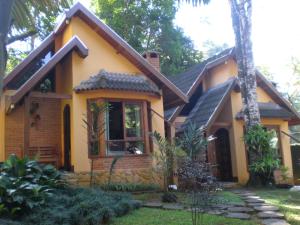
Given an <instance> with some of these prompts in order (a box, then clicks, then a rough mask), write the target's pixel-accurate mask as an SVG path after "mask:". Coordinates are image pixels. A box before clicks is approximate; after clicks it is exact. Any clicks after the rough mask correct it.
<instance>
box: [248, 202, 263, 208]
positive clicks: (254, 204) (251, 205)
mask: <svg viewBox="0 0 300 225" xmlns="http://www.w3.org/2000/svg"><path fill="white" fill-rule="evenodd" d="M247 205H248V206H250V207H257V206H268V205H267V204H266V203H248V204H247Z"/></svg>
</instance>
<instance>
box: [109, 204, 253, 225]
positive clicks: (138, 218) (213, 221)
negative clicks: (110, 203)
mask: <svg viewBox="0 0 300 225" xmlns="http://www.w3.org/2000/svg"><path fill="white" fill-rule="evenodd" d="M203 219H204V220H203V224H205V225H227V224H228V225H235V224H236V225H255V224H256V223H255V222H253V221H242V220H236V219H228V218H225V217H221V216H212V215H204V218H203ZM112 224H113V225H133V224H134V225H191V224H192V219H191V213H190V212H186V211H174V210H172V211H170V210H163V209H149V208H141V209H139V210H135V211H133V212H132V213H131V214H128V215H126V216H123V217H120V218H116V219H114V221H113V223H112Z"/></svg>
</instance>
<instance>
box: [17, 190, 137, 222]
mask: <svg viewBox="0 0 300 225" xmlns="http://www.w3.org/2000/svg"><path fill="white" fill-rule="evenodd" d="M138 207H140V203H139V202H137V201H135V200H132V199H131V197H130V195H128V194H119V193H108V192H104V191H102V190H100V189H97V188H76V189H73V188H70V189H67V190H60V191H57V192H56V193H55V195H53V196H52V197H51V198H48V200H47V204H46V205H45V206H44V207H42V208H39V209H35V210H34V211H33V213H31V214H30V215H29V216H27V217H24V218H23V220H22V222H23V223H22V224H24V225H29V224H36V225H52V224H64V225H99V224H102V223H107V222H109V221H110V220H111V218H112V217H114V216H116V217H118V216H122V215H125V214H126V213H128V212H130V211H131V210H133V209H136V208H138Z"/></svg>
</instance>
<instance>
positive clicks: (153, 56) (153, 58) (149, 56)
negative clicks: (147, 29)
mask: <svg viewBox="0 0 300 225" xmlns="http://www.w3.org/2000/svg"><path fill="white" fill-rule="evenodd" d="M142 56H143V57H144V58H145V59H146V60H147V61H148V62H149V63H150V64H151V65H152V66H153V67H154V68H155V69H157V70H158V71H160V64H159V54H158V52H156V51H147V52H144V53H143V54H142Z"/></svg>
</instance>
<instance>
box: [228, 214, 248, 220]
mask: <svg viewBox="0 0 300 225" xmlns="http://www.w3.org/2000/svg"><path fill="white" fill-rule="evenodd" d="M226 217H228V218H234V219H240V220H249V219H250V215H249V214H247V213H227V214H226Z"/></svg>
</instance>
